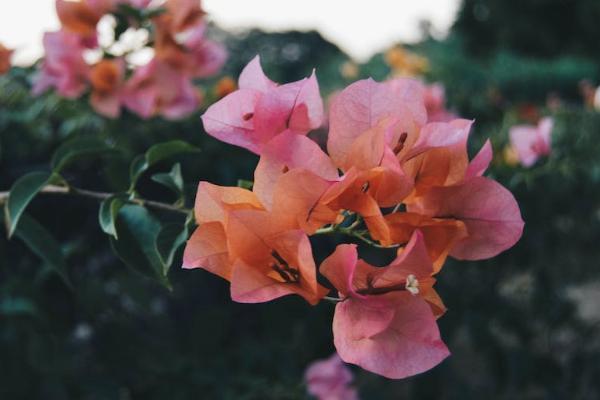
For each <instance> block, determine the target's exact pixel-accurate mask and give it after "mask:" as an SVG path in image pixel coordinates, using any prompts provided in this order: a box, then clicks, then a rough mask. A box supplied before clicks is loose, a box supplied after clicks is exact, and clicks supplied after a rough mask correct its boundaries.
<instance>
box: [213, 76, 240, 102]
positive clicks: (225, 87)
mask: <svg viewBox="0 0 600 400" xmlns="http://www.w3.org/2000/svg"><path fill="white" fill-rule="evenodd" d="M236 89H237V84H236V83H235V81H234V80H233V78H232V77H230V76H224V77H223V78H221V79H219V81H218V82H217V83H216V84H215V88H214V92H215V96H216V97H217V98H218V99H222V98H223V97H225V96H227V95H228V94H229V93H233V92H235V90H236Z"/></svg>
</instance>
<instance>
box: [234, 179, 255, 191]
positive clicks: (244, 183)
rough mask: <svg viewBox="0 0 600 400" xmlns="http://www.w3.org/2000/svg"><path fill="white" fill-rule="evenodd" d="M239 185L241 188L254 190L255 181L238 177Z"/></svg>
mask: <svg viewBox="0 0 600 400" xmlns="http://www.w3.org/2000/svg"><path fill="white" fill-rule="evenodd" d="M237 185H238V187H241V188H244V189H248V190H252V187H253V186H254V182H252V181H247V180H245V179H238V181H237Z"/></svg>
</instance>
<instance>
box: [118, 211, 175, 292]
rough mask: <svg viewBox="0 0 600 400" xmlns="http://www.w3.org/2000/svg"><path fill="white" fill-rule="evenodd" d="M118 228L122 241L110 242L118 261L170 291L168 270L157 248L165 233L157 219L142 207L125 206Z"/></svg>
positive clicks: (119, 216) (121, 212)
mask: <svg viewBox="0 0 600 400" xmlns="http://www.w3.org/2000/svg"><path fill="white" fill-rule="evenodd" d="M115 226H116V232H117V234H118V238H119V239H118V240H117V239H115V238H114V237H113V236H111V237H110V243H111V246H112V248H113V250H114V251H115V253H116V254H117V255H118V256H119V258H120V259H121V260H122V261H123V262H124V263H125V264H126V265H127V266H129V267H130V268H131V269H133V270H135V271H137V272H139V273H140V274H142V275H144V276H146V277H149V278H152V279H155V280H157V281H158V282H160V283H162V284H163V285H165V286H166V287H168V288H170V284H169V281H168V278H167V269H166V268H165V266H164V263H163V260H162V257H161V255H160V253H159V251H158V249H157V246H156V243H157V240H158V237H159V234H160V232H161V230H162V227H161V225H160V223H159V222H158V220H157V219H156V218H154V217H153V216H152V214H150V213H149V212H148V210H146V209H145V208H144V207H142V206H138V205H125V206H123V207H121V210H120V211H119V214H118V216H117V220H116V225H115Z"/></svg>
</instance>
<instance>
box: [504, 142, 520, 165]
mask: <svg viewBox="0 0 600 400" xmlns="http://www.w3.org/2000/svg"><path fill="white" fill-rule="evenodd" d="M502 158H503V160H504V163H505V164H506V165H508V166H511V167H514V166H515V165H517V164H519V156H518V154H517V151H516V150H515V149H514V147H512V146H511V145H508V146H506V147H504V150H503V151H502Z"/></svg>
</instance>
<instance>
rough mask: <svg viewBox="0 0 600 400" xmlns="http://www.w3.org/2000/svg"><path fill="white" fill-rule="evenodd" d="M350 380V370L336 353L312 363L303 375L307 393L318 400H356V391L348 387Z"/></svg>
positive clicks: (351, 377)
mask: <svg viewBox="0 0 600 400" xmlns="http://www.w3.org/2000/svg"><path fill="white" fill-rule="evenodd" d="M352 379H353V376H352V372H351V371H350V368H348V367H347V366H346V365H345V364H344V363H343V361H342V359H341V358H340V356H338V355H337V353H334V354H333V355H332V356H331V357H329V358H327V359H324V360H317V361H315V362H313V363H312V364H310V365H309V367H308V369H307V370H306V373H305V374H304V380H305V381H306V385H307V386H308V393H310V394H311V395H313V396H315V397H316V398H317V399H318V400H358V393H357V391H356V389H355V388H353V387H351V386H349V385H350V383H351V382H352Z"/></svg>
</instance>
